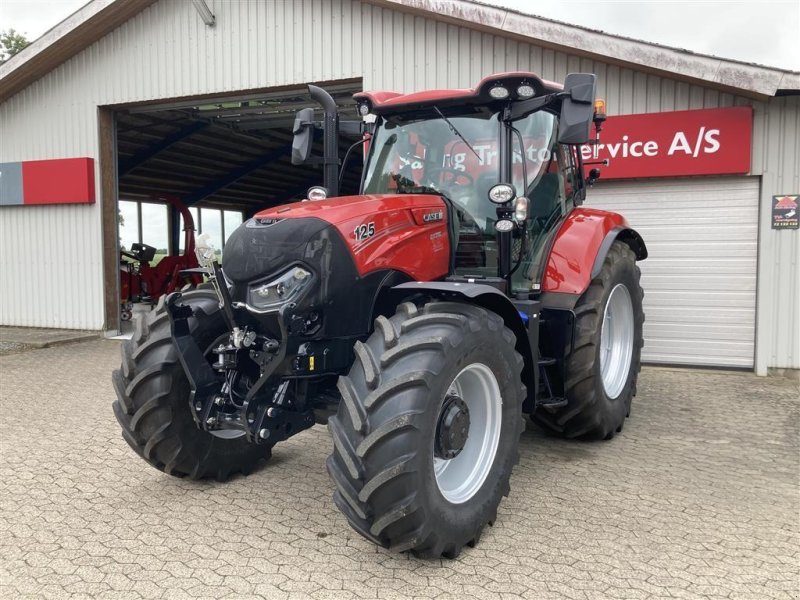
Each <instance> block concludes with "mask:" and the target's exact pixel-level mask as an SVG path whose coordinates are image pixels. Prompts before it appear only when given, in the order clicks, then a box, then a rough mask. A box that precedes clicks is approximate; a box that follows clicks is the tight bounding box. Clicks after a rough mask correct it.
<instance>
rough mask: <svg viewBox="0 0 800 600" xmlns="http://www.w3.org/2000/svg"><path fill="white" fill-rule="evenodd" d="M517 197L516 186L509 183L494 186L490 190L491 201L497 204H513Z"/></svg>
mask: <svg viewBox="0 0 800 600" xmlns="http://www.w3.org/2000/svg"><path fill="white" fill-rule="evenodd" d="M516 195H517V192H516V190H515V189H514V186H513V185H510V184H508V183H498V184H497V185H493V186H492V187H491V189H490V190H489V200H491V201H492V202H494V203H495V204H505V203H506V202H511V201H512V200H513V199H514V196H516Z"/></svg>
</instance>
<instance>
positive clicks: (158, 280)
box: [119, 196, 203, 321]
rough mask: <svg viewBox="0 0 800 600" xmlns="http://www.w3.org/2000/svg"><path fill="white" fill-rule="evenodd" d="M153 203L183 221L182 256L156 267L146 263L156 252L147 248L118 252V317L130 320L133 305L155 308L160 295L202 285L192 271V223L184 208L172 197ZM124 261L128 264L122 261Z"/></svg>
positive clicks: (194, 265)
mask: <svg viewBox="0 0 800 600" xmlns="http://www.w3.org/2000/svg"><path fill="white" fill-rule="evenodd" d="M154 199H155V200H158V201H159V202H166V203H167V204H168V205H169V206H172V207H173V208H175V209H177V210H178V212H180V213H181V216H182V217H183V254H180V255H175V256H165V257H163V258H162V259H161V260H160V261H158V264H156V265H155V266H151V265H150V262H151V261H152V260H153V258H154V257H155V254H156V249H155V248H153V247H152V246H148V245H147V244H139V243H134V244H131V249H130V250H120V255H121V258H120V267H121V268H120V274H119V277H120V300H121V311H120V317H121V319H122V320H123V321H128V320H130V318H131V316H132V314H133V313H132V308H133V303H134V302H148V303H150V304H155V303H156V302H158V299H159V298H160V297H161V296H163V295H164V294H171V293H172V292H175V291H177V290H179V289H181V288H182V287H183V286H185V285H186V284H187V283H191V284H194V285H197V284H199V283H202V281H203V276H202V275H201V274H199V273H197V272H195V273H192V272H191V270H192V269H194V270H196V269H197V267H198V266H199V265H198V262H197V255H196V254H195V251H194V231H195V229H194V219H192V213H191V212H190V211H189V209H188V208H186V205H185V204H184V203H183V202H181V201H180V200H179V199H178V198H176V197H174V196H155V197H154ZM122 258H127V259H129V260H122Z"/></svg>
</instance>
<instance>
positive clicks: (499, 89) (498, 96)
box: [489, 84, 508, 100]
mask: <svg viewBox="0 0 800 600" xmlns="http://www.w3.org/2000/svg"><path fill="white" fill-rule="evenodd" d="M489 95H490V96H491V97H492V98H494V99H495V100H502V99H503V98H508V88H507V87H503V86H502V85H499V84H498V85H496V86H494V87H493V88H490V89H489Z"/></svg>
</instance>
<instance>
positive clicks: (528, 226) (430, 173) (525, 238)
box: [297, 72, 604, 295]
mask: <svg viewBox="0 0 800 600" xmlns="http://www.w3.org/2000/svg"><path fill="white" fill-rule="evenodd" d="M594 92H595V76H594V75H590V74H573V75H570V76H569V77H568V78H567V81H566V82H565V85H564V86H562V85H560V84H555V83H552V82H549V81H545V80H543V79H541V78H539V77H538V76H537V75H535V74H533V73H524V72H516V73H502V74H498V75H491V76H488V77H486V78H484V79H483V80H481V81H480V82H479V84H478V85H477V86H476V87H475V88H472V89H454V90H434V91H428V92H420V93H412V94H405V95H403V94H398V93H395V92H364V93H359V94H356V95H355V99H356V102H357V106H358V112H359V114H360V115H361V116H362V117H364V120H365V123H367V125H366V126H365V127H364V129H365V138H366V139H367V140H368V144H367V146H368V153H367V157H366V161H365V167H364V172H363V177H362V186H361V193H362V194H369V195H402V194H414V195H416V194H434V195H437V196H440V197H441V198H442V199H444V200H445V202H446V203H447V205H448V208H449V209H450V210H449V213H450V221H451V222H452V234H451V235H452V242H453V246H454V248H453V265H452V266H453V269H452V273H451V274H452V275H455V276H463V277H473V278H474V277H479V278H500V279H501V280H503V281H505V282H506V285H505V286H504V290H503V291H505V292H506V293H509V295H518V294H526V293H530V292H535V291H537V290H539V289H540V288H541V284H542V277H543V272H542V269H541V268H539V267H540V266H541V265H542V263H543V261H542V256H541V254H542V252H543V250H544V249H545V248H546V247H547V244H546V242H547V240H548V239H549V238H550V237H551V236H552V235H553V234H554V233H555V231H556V230H557V228H558V226H559V225H560V224H561V223H562V222H563V217H564V216H565V215H566V214H568V213H569V212H570V211H571V209H572V208H574V207H575V206H578V205H580V204H581V203H582V202H583V199H584V197H585V188H586V183H585V181H584V177H583V161H582V156H581V153H580V152H579V151H578V147H579V146H577V145H576V144H578V143H586V142H589V141H590V140H589V135H590V131H589V130H590V125H591V123H592V121H593V120H594V122H595V126H596V129H597V131H598V132H599V127H600V123H601V122H602V119H603V118H604V115H598V114H596V113H595V112H594ZM317 95H318V96H319V90H318V89H317ZM323 99H324V98H323ZM320 101H321V102H322V99H321V100H320ZM323 105H324V104H323ZM326 114H327V113H326ZM326 118H327V117H326ZM326 122H327V121H326ZM297 131H299V132H300V131H302V129H298V130H297ZM328 135H329V132H328V131H327V130H326V138H327V137H328ZM307 159H308V156H307V154H306V156H305V157H297V161H298V162H303V161H305V160H307ZM326 187H328V182H326ZM327 195H328V194H326V197H327Z"/></svg>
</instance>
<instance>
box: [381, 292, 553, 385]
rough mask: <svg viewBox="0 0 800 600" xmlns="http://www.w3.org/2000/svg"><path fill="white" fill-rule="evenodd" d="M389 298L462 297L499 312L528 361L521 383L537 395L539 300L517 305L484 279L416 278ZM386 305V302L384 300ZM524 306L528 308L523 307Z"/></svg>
mask: <svg viewBox="0 0 800 600" xmlns="http://www.w3.org/2000/svg"><path fill="white" fill-rule="evenodd" d="M386 291H387V292H388V293H387V295H386V299H387V300H390V301H391V302H390V303H391V304H392V305H393V306H397V304H400V302H403V301H406V300H413V299H414V298H415V297H418V298H426V297H427V298H431V297H432V298H437V299H440V300H450V301H461V302H469V303H471V304H477V305H478V306H480V307H482V308H485V309H486V310H490V311H492V312H494V313H497V314H498V315H499V316H500V317H501V318H502V319H503V321H504V323H505V326H506V327H508V328H509V329H510V330H511V331H512V332H513V333H514V336H515V337H516V338H517V342H516V344H515V347H514V348H515V350H516V351H517V352H519V353H520V355H521V356H522V358H523V360H524V361H525V365H524V367H523V369H522V383H524V384H525V386H526V387H527V389H528V395H529V397H530V398H534V397H535V395H536V390H537V389H538V388H537V386H538V379H539V370H538V369H537V368H536V361H537V360H538V338H539V313H540V310H539V308H540V307H541V303H539V302H537V301H522V302H520V306H519V307H518V306H515V305H514V304H513V303H512V301H511V299H510V298H509V297H508V296H506V295H505V294H504V293H503V292H501V291H500V290H498V289H497V288H494V287H492V286H490V285H486V284H483V283H456V282H450V281H415V282H409V283H402V284H400V285H396V286H394V287H393V288H391V289H389V290H386ZM384 305H386V304H384ZM523 308H525V310H523ZM521 312H526V313H527V315H526V316H527V318H528V323H527V324H526V323H525V322H524V321H523V318H522V316H521V315H520V313H521Z"/></svg>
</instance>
